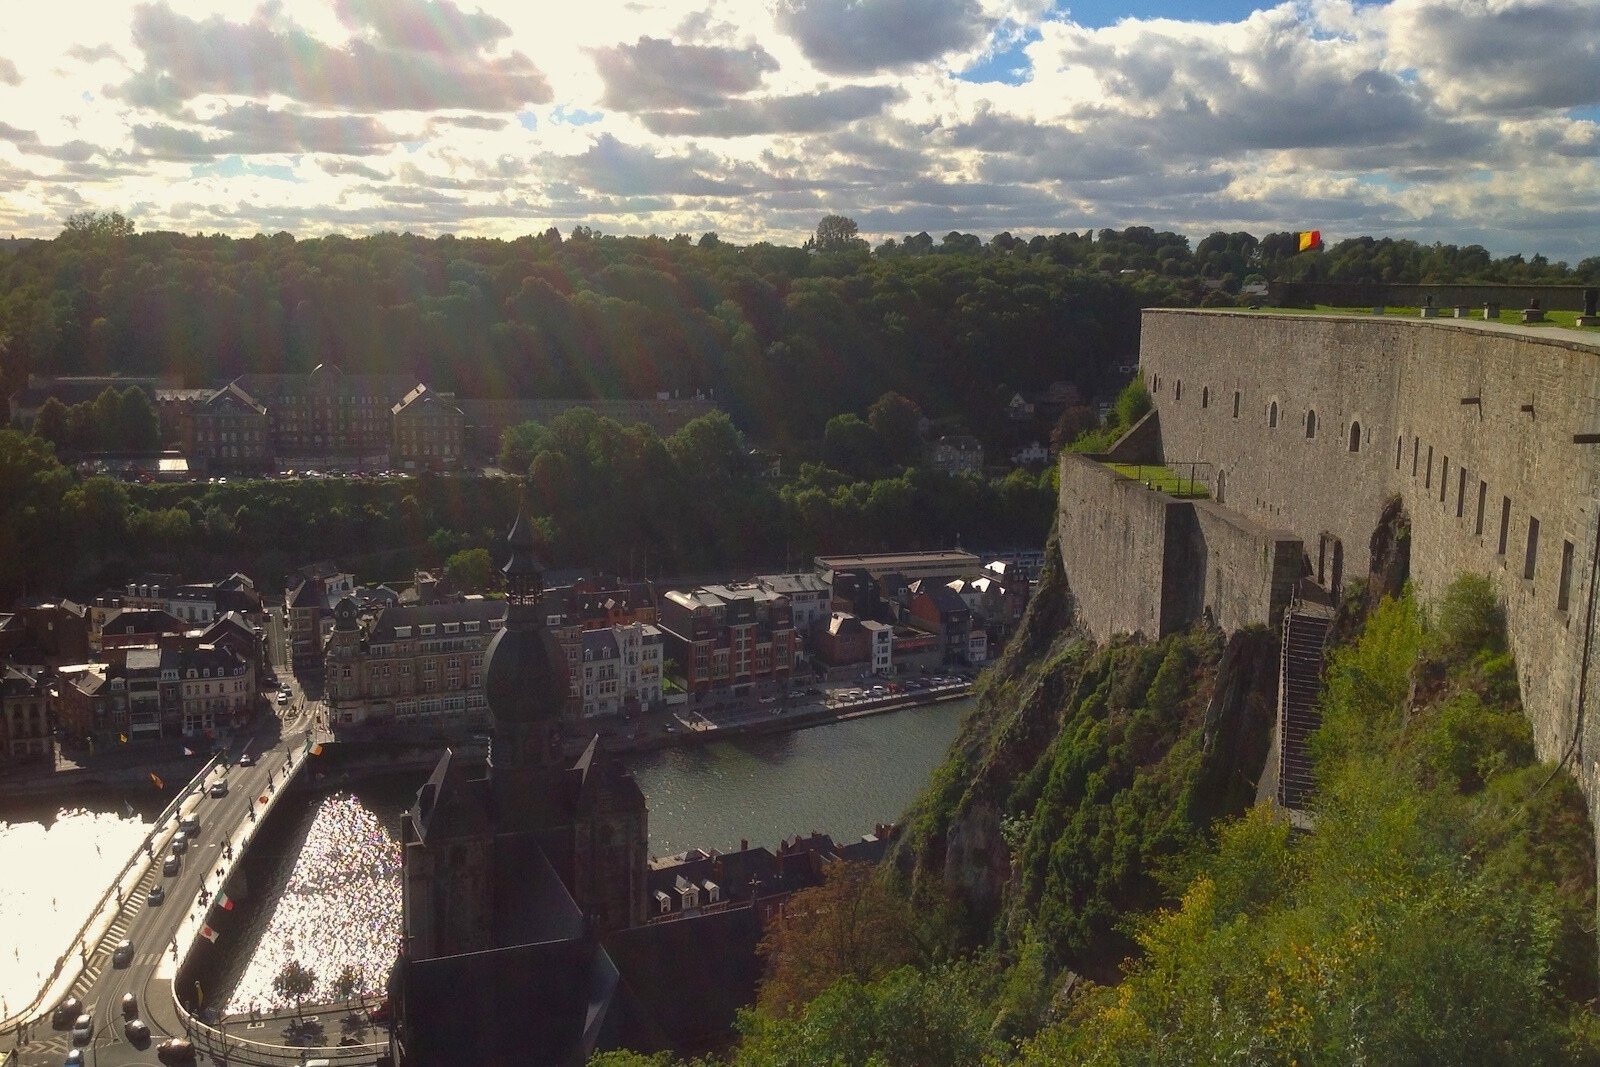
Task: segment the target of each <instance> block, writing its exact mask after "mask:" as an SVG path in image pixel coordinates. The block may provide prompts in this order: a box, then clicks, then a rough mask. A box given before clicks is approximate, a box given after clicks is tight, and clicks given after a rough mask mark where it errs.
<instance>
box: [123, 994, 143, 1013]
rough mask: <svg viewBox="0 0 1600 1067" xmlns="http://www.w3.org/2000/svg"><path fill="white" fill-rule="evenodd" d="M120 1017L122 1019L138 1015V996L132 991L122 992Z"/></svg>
mask: <svg viewBox="0 0 1600 1067" xmlns="http://www.w3.org/2000/svg"><path fill="white" fill-rule="evenodd" d="M122 1017H123V1018H124V1019H137V1018H138V1017H139V998H138V997H137V996H135V995H134V994H132V993H124V994H122Z"/></svg>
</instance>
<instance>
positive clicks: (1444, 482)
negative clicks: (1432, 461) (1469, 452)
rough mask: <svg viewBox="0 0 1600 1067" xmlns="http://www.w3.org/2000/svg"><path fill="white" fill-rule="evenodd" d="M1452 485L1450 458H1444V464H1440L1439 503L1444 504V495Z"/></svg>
mask: <svg viewBox="0 0 1600 1067" xmlns="http://www.w3.org/2000/svg"><path fill="white" fill-rule="evenodd" d="M1449 485H1450V457H1449V456H1446V457H1444V462H1443V463H1441V464H1439V503H1441V504H1443V503H1444V494H1445V491H1446V489H1447V487H1448V486H1449Z"/></svg>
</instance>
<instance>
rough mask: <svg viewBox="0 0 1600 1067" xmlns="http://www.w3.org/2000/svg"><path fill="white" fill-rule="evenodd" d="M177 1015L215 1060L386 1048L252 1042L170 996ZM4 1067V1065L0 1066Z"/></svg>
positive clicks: (333, 1057) (347, 1059)
mask: <svg viewBox="0 0 1600 1067" xmlns="http://www.w3.org/2000/svg"><path fill="white" fill-rule="evenodd" d="M173 1003H174V1005H175V1006H176V1007H177V1010H178V1018H179V1019H181V1020H182V1021H183V1025H184V1028H185V1029H186V1030H187V1031H188V1034H189V1040H190V1041H191V1042H192V1043H193V1044H194V1047H195V1050H196V1051H197V1052H203V1053H205V1054H206V1055H208V1056H210V1057H211V1058H212V1059H214V1060H216V1062H218V1063H243V1064H252V1065H256V1067H281V1065H283V1064H295V1063H304V1062H305V1061H306V1060H307V1059H308V1058H312V1059H323V1060H327V1061H328V1062H330V1063H357V1062H359V1063H368V1064H370V1063H371V1062H372V1061H373V1060H374V1059H375V1058H376V1057H378V1056H380V1055H383V1054H384V1053H387V1052H388V1051H389V1042H388V1041H386V1040H385V1041H369V1042H366V1043H363V1044H359V1045H330V1046H326V1047H320V1046H314V1045H275V1044H273V1043H271V1042H269V1041H256V1040H253V1039H251V1038H248V1037H242V1036H240V1035H239V1034H237V1033H230V1032H229V1031H228V1030H227V1028H226V1027H218V1026H212V1025H211V1024H210V1023H206V1022H202V1021H201V1020H199V1019H197V1018H195V1017H194V1016H193V1015H191V1014H190V1013H189V1009H188V1008H186V1007H185V1006H184V1004H183V1000H182V998H179V997H174V998H173ZM0 1067H8V1065H0Z"/></svg>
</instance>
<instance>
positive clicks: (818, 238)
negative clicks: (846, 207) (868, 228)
mask: <svg viewBox="0 0 1600 1067" xmlns="http://www.w3.org/2000/svg"><path fill="white" fill-rule="evenodd" d="M859 233H860V227H859V226H857V225H856V220H855V219H852V218H848V217H846V216H844V215H824V216H822V220H821V221H820V222H818V223H817V232H816V233H815V234H814V235H813V236H812V238H811V246H812V247H813V248H815V249H816V250H817V251H818V252H857V251H865V250H866V248H867V242H866V241H864V240H862V239H861V237H860V236H859Z"/></svg>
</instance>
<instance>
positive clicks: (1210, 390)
mask: <svg viewBox="0 0 1600 1067" xmlns="http://www.w3.org/2000/svg"><path fill="white" fill-rule="evenodd" d="M1140 368H1141V374H1142V375H1143V377H1144V380H1145V382H1146V384H1147V386H1148V387H1149V388H1150V392H1151V396H1152V399H1153V401H1154V403H1155V406H1156V410H1157V412H1158V415H1159V419H1160V434H1161V440H1162V446H1163V449H1164V452H1165V455H1166V458H1167V460H1168V461H1169V462H1185V461H1201V462H1205V463H1210V464H1212V465H1213V469H1214V471H1215V474H1214V485H1215V491H1214V496H1215V497H1216V498H1217V500H1218V503H1220V504H1221V505H1222V506H1223V508H1224V509H1225V510H1226V511H1229V512H1233V513H1236V514H1237V515H1239V516H1242V517H1243V518H1245V519H1248V520H1253V521H1254V522H1256V523H1259V524H1262V525H1263V526H1268V527H1279V528H1284V529H1286V530H1287V531H1290V532H1291V534H1292V536H1294V537H1297V538H1298V539H1299V540H1300V541H1302V542H1303V543H1304V545H1305V551H1306V557H1305V563H1306V565H1307V566H1308V567H1309V568H1310V570H1311V571H1312V573H1313V574H1314V575H1319V576H1320V577H1322V579H1323V580H1324V583H1325V584H1328V585H1334V584H1337V581H1338V577H1340V576H1336V572H1338V571H1341V570H1342V572H1343V574H1342V577H1346V578H1354V577H1360V576H1364V575H1365V574H1366V572H1367V569H1368V561H1369V543H1370V538H1371V535H1372V532H1373V530H1374V528H1375V526H1376V525H1377V522H1378V517H1379V514H1380V512H1381V510H1382V507H1383V504H1384V502H1385V501H1386V500H1387V499H1389V498H1390V497H1393V496H1399V497H1401V498H1402V499H1403V501H1404V504H1405V507H1406V511H1407V513H1408V514H1409V516H1410V518H1411V523H1412V549H1411V570H1412V577H1413V580H1414V581H1415V582H1416V584H1417V586H1418V588H1419V591H1420V592H1421V594H1422V595H1423V596H1424V598H1427V597H1430V596H1434V595H1437V594H1438V593H1439V592H1441V591H1442V590H1443V589H1444V587H1445V586H1446V585H1448V583H1449V582H1450V581H1451V580H1453V579H1454V578H1455V577H1456V576H1457V575H1458V574H1461V573H1463V572H1473V573H1479V574H1483V575H1486V576H1488V577H1490V578H1492V579H1493V580H1494V582H1495V584H1496V586H1497V588H1498V589H1499V591H1500V594H1501V596H1502V598H1503V600H1504V603H1505V606H1506V613H1507V621H1508V626H1509V630H1510V635H1511V642H1512V647H1513V649H1514V651H1515V653H1516V656H1517V662H1518V669H1519V672H1520V674H1521V682H1522V696H1523V701H1524V704H1525V705H1526V707H1527V710H1528V715H1529V718H1530V720H1531V721H1532V723H1533V727H1534V735H1535V739H1536V743H1537V745H1538V750H1539V753H1540V755H1541V756H1543V757H1545V758H1549V759H1558V758H1560V757H1562V756H1563V754H1565V753H1566V752H1567V751H1568V750H1569V746H1573V745H1576V746H1577V748H1576V751H1575V756H1576V758H1575V760H1574V767H1575V768H1576V770H1577V772H1578V777H1579V781H1580V782H1581V783H1582V784H1583V786H1584V788H1585V791H1586V792H1588V793H1590V795H1591V798H1592V796H1593V789H1594V786H1595V784H1596V777H1597V772H1600V764H1597V763H1596V757H1600V734H1597V733H1596V730H1595V728H1594V726H1593V719H1594V717H1593V716H1585V715H1582V714H1581V712H1580V709H1579V708H1578V695H1579V684H1578V682H1579V678H1580V677H1581V676H1582V675H1584V674H1585V673H1588V674H1590V675H1591V677H1590V682H1591V683H1593V682H1595V681H1597V680H1600V679H1596V678H1595V677H1593V674H1594V665H1593V662H1592V660H1593V658H1595V657H1593V656H1592V655H1591V652H1590V648H1589V642H1588V640H1587V638H1588V635H1589V630H1590V627H1591V623H1592V611H1591V586H1592V582H1593V574H1592V573H1591V572H1592V569H1593V565H1592V561H1593V559H1594V557H1595V556H1596V554H1597V551H1600V522H1597V515H1596V501H1597V499H1600V339H1597V338H1595V337H1594V336H1593V335H1589V334H1584V333H1580V332H1578V331H1572V330H1561V329H1554V328H1543V329H1530V328H1524V327H1519V326H1505V325H1497V324H1491V323H1483V322H1472V321H1470V320H1454V319H1445V320H1441V319H1427V320H1424V319H1410V318H1407V319H1401V318H1395V317H1385V318H1379V317H1371V318H1363V317H1355V316H1312V315H1272V314H1260V313H1244V312H1204V311H1187V310H1149V311H1146V312H1145V314H1144V320H1143V336H1142V341H1141V357H1140ZM1065 471H1066V467H1065V466H1064V467H1063V473H1064V476H1063V479H1062V498H1063V508H1064V509H1065V508H1066V500H1067V493H1068V487H1069V479H1068V478H1067V477H1065ZM1072 484H1073V486H1074V487H1077V486H1078V485H1079V482H1078V481H1077V480H1074V481H1073V482H1072ZM1105 503H1106V504H1107V505H1108V506H1109V505H1110V504H1112V503H1114V502H1110V501H1108V502H1105ZM1095 521H1099V522H1101V523H1104V524H1114V523H1115V522H1116V521H1117V520H1112V519H1102V520H1088V519H1082V518H1078V519H1075V520H1074V522H1075V523H1076V524H1077V525H1078V527H1079V528H1080V529H1083V528H1087V527H1089V526H1092V525H1093V524H1094V522H1095ZM1067 526H1068V522H1067V520H1066V518H1065V516H1064V517H1063V522H1062V533H1063V536H1062V550H1063V557H1064V559H1066V560H1068V561H1069V567H1068V574H1069V576H1070V575H1071V574H1072V572H1073V568H1072V566H1071V565H1070V564H1071V561H1073V560H1074V559H1076V561H1077V562H1078V568H1077V569H1078V571H1079V572H1080V573H1079V579H1080V582H1081V581H1083V580H1085V579H1087V578H1088V576H1087V575H1084V574H1082V571H1083V570H1084V569H1085V566H1084V562H1083V561H1084V560H1086V559H1088V558H1090V557H1087V556H1084V555H1081V554H1076V555H1075V556H1068V555H1067V551H1068V548H1069V545H1070V546H1071V547H1073V548H1074V550H1075V552H1076V551H1077V550H1081V549H1082V547H1083V545H1082V539H1081V537H1078V538H1076V539H1074V540H1071V541H1069V539H1068V538H1067V537H1066V536H1065V535H1066V532H1067ZM1164 547H1165V545H1164V543H1163V548H1164ZM1145 555H1146V553H1144V552H1141V551H1140V550H1139V549H1137V548H1135V547H1133V546H1124V547H1123V548H1121V549H1119V557H1120V559H1121V560H1123V561H1128V560H1135V561H1137V560H1142V559H1143V558H1144V556H1145ZM1341 564H1342V566H1341ZM1163 577H1166V578H1167V580H1170V576H1163ZM1135 580H1142V576H1141V575H1137V574H1132V573H1130V574H1129V575H1128V576H1127V581H1126V583H1125V584H1124V585H1123V586H1122V588H1121V593H1120V595H1121V597H1122V598H1123V599H1125V600H1126V599H1131V598H1133V597H1134V596H1135V593H1134V591H1133V590H1132V589H1131V588H1129V587H1130V586H1131V585H1132V584H1133V582H1134V581H1135ZM1078 584H1079V583H1078V582H1075V583H1074V587H1073V588H1074V593H1077V591H1078ZM1090 584H1091V585H1106V584H1108V583H1107V581H1106V580H1105V579H1103V578H1099V577H1097V578H1095V579H1093V580H1091V581H1090ZM1105 596H1106V595H1105V594H1103V595H1101V596H1096V597H1092V598H1089V599H1087V600H1086V599H1082V598H1080V600H1079V604H1080V610H1081V611H1083V612H1084V613H1091V612H1094V611H1097V610H1101V607H1100V605H1101V604H1103V602H1104V600H1105ZM1120 620H1121V616H1119V615H1116V614H1115V613H1114V612H1109V611H1108V613H1107V615H1106V618H1105V622H1106V623H1107V624H1112V625H1115V624H1116V623H1117V622H1120ZM1088 625H1089V628H1090V630H1091V632H1096V631H1097V625H1096V624H1095V623H1093V622H1090V623H1089V624H1088ZM1097 636H1098V633H1097ZM1588 688H1592V685H1591V686H1590V687H1588Z"/></svg>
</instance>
